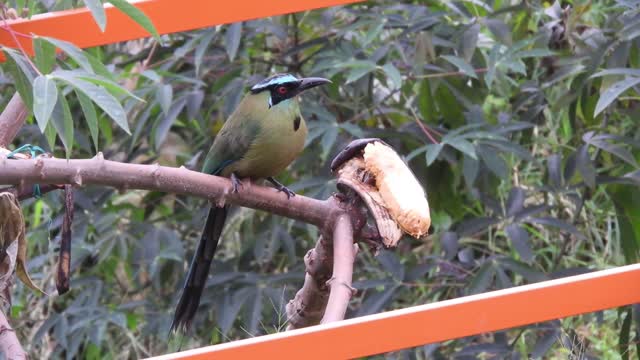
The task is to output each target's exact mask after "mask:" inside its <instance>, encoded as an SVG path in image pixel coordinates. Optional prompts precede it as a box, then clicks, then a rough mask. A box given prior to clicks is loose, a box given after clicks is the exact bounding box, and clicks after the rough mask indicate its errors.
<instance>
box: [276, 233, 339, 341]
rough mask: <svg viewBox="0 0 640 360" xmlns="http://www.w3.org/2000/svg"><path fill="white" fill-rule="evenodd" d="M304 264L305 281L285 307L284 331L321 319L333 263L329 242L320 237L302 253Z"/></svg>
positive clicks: (309, 324)
mask: <svg viewBox="0 0 640 360" xmlns="http://www.w3.org/2000/svg"><path fill="white" fill-rule="evenodd" d="M304 263H305V265H306V274H305V277H304V284H303V285H302V288H300V290H298V292H297V293H296V296H295V297H294V298H293V299H291V300H290V301H289V302H288V303H287V306H286V313H287V320H288V321H289V325H288V327H287V330H292V329H300V328H303V327H307V326H312V325H317V324H319V323H320V320H321V319H322V315H323V313H324V309H325V308H326V307H327V301H328V300H329V287H328V286H327V281H328V280H329V279H330V278H331V267H332V264H333V254H332V252H331V241H329V239H326V238H324V237H322V236H321V237H320V238H319V239H318V241H317V242H316V246H315V248H313V249H311V250H309V251H308V252H307V254H306V255H305V257H304Z"/></svg>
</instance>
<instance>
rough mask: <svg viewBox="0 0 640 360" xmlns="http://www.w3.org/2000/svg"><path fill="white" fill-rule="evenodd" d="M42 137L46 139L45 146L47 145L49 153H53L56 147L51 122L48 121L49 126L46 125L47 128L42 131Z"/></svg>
mask: <svg viewBox="0 0 640 360" xmlns="http://www.w3.org/2000/svg"><path fill="white" fill-rule="evenodd" d="M44 137H45V139H47V144H49V148H50V149H51V152H53V149H54V147H55V146H56V129H55V128H54V127H53V121H50V122H49V124H47V128H46V129H45V130H44Z"/></svg>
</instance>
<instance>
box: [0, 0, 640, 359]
mask: <svg viewBox="0 0 640 360" xmlns="http://www.w3.org/2000/svg"><path fill="white" fill-rule="evenodd" d="M96 2H98V1H97V0H92V1H86V3H87V4H89V5H91V6H92V11H93V13H94V16H96V18H97V19H98V22H99V23H100V22H101V21H102V22H104V21H106V20H104V18H101V17H100V16H101V15H100V11H99V10H97V8H96V7H95V3H96ZM8 3H9V5H10V6H12V7H16V8H22V7H24V4H25V1H18V0H13V1H9V2H8ZM27 3H28V6H29V7H30V8H31V11H33V12H46V11H53V10H56V9H62V8H67V7H77V6H82V4H83V3H84V2H80V1H71V0H65V1H54V0H39V1H28V2H27ZM121 3H123V4H121ZM117 4H119V5H120V6H124V5H125V4H124V1H118V2H117ZM177 6H179V5H177ZM135 16H137V17H138V19H139V20H140V14H136V15H135ZM141 21H144V19H142V20H141ZM100 26H107V27H108V26H109V24H108V23H106V24H104V23H101V25H100ZM146 26H150V25H149V24H147V25H146ZM161 39H162V42H163V46H161V45H160V44H158V43H157V40H156V39H154V38H151V39H145V40H138V41H132V42H129V43H126V44H116V45H109V46H103V47H98V48H93V49H88V50H85V51H80V50H79V49H76V48H75V47H72V46H71V45H69V44H60V43H59V42H58V41H56V40H54V39H45V38H42V39H37V40H36V45H37V46H36V57H35V59H34V61H33V62H34V65H35V66H37V71H36V70H35V69H34V68H33V67H32V65H31V64H30V63H29V62H27V61H26V59H25V58H24V57H23V56H22V55H21V54H20V53H19V52H18V51H15V50H9V49H6V48H4V49H3V50H4V51H5V54H7V55H8V56H7V58H8V59H9V61H8V62H6V63H4V64H2V65H0V69H1V70H2V74H3V82H2V83H3V85H2V92H1V93H2V99H3V101H2V102H3V103H4V104H6V103H7V101H8V99H9V98H10V97H11V95H12V94H13V93H14V91H15V90H16V89H17V90H18V91H20V92H21V94H22V95H23V98H24V99H25V101H26V102H27V104H28V105H29V107H31V108H33V113H34V114H35V116H30V117H29V119H28V126H26V127H25V128H24V130H23V131H22V132H21V133H20V135H19V137H18V138H17V139H16V140H15V141H14V144H13V147H17V146H19V145H20V144H25V143H31V144H37V145H40V146H42V147H44V148H45V149H46V150H48V151H51V152H53V153H54V154H55V155H56V156H58V157H64V156H67V157H72V158H86V157H92V156H94V155H95V154H96V152H97V151H102V152H103V153H104V155H105V158H108V159H114V160H119V161H125V162H133V163H151V162H156V161H157V162H159V163H160V164H163V165H169V166H181V165H185V166H188V167H189V166H193V167H195V168H199V165H200V163H199V161H201V160H202V159H201V155H202V154H203V152H206V151H207V149H208V147H209V145H210V144H211V142H212V140H213V137H214V136H215V134H216V132H217V131H218V130H219V129H220V127H221V125H222V123H223V122H224V119H226V117H227V116H228V115H229V114H230V112H231V111H232V110H233V109H234V108H235V106H236V105H237V103H238V101H239V100H240V98H241V95H242V94H243V93H244V92H245V91H246V90H247V89H248V87H249V86H250V85H252V84H254V83H255V82H256V81H258V80H259V79H261V78H262V77H264V76H266V75H268V74H272V73H275V72H291V73H295V74H298V75H304V76H323V77H327V78H330V79H331V80H332V81H333V84H331V85H329V86H326V87H324V88H322V89H320V90H317V91H315V92H314V93H313V95H311V96H305V97H303V101H304V102H305V104H304V106H303V112H304V116H305V118H306V119H307V121H308V125H309V129H310V131H309V138H308V144H307V147H306V150H305V152H304V153H303V155H302V156H301V157H300V158H299V159H298V160H297V161H296V162H295V163H294V164H293V165H292V166H291V167H290V168H289V171H287V172H286V174H282V175H281V176H279V180H281V181H282V182H283V183H285V184H287V185H289V186H290V188H291V189H292V190H294V191H296V192H298V193H301V194H304V195H305V196H310V197H316V198H326V197H327V196H329V195H330V194H331V193H332V192H333V191H334V190H335V183H334V182H333V180H332V179H333V177H332V175H331V174H330V172H329V171H328V168H329V166H328V163H329V162H330V160H331V158H332V156H333V155H335V154H336V153H337V152H338V151H339V150H340V149H342V148H343V147H344V145H346V144H347V143H348V142H349V141H351V140H352V139H354V138H359V137H380V138H382V139H384V140H385V141H386V142H388V143H389V144H391V145H393V146H394V147H395V148H396V149H397V150H398V152H399V153H400V154H403V155H405V156H406V160H407V161H408V163H409V165H410V166H411V168H412V170H413V171H414V173H415V174H416V176H418V178H419V179H420V180H421V181H422V183H423V184H424V186H425V188H426V190H427V193H428V196H429V202H430V205H431V210H432V218H433V234H432V235H430V236H429V237H427V238H426V239H422V240H420V241H418V240H415V239H411V238H405V239H403V240H402V241H401V243H400V246H399V247H398V248H397V249H396V250H394V251H382V252H381V253H380V254H379V255H378V256H377V257H374V256H373V254H371V253H370V252H369V251H367V249H366V247H364V246H363V247H362V248H363V251H361V252H360V254H359V255H358V258H357V263H356V273H355V274H354V280H356V281H355V283H354V286H355V287H356V288H357V289H358V290H359V291H358V293H357V295H356V296H355V297H354V299H353V301H352V303H351V305H350V313H349V314H348V316H349V317H354V316H361V315H365V314H371V313H377V312H381V311H385V310H390V309H397V308H403V307H407V306H411V305H415V304H424V303H430V302H435V301H440V300H445V299H450V298H456V297H460V296H463V295H467V294H474V293H480V292H485V291H489V290H494V289H501V288H507V287H512V286H516V285H521V284H526V283H532V282H537V281H541V280H545V279H550V278H556V277H561V276H567V275H571V274H577V273H582V272H586V271H590V270H596V269H605V268H608V267H613V266H619V265H624V264H628V263H635V262H637V261H638V255H639V251H638V250H639V249H640V190H639V185H640V167H639V165H638V160H639V159H640V131H638V129H639V128H640V127H639V126H638V117H639V114H640V113H639V111H640V107H639V106H640V102H639V100H640V7H639V3H638V2H637V1H632V0H615V1H596V2H590V1H567V2H563V3H562V4H560V3H555V4H552V3H540V2H539V1H523V2H518V1H512V2H509V1H501V0H496V1H486V2H485V1H480V0H477V1H460V2H450V1H410V2H403V3H398V2H394V1H386V2H365V3H361V4H356V5H351V6H346V7H333V8H329V9H322V10H316V11H310V12H305V13H299V14H292V15H286V16H278V17H273V18H266V19H259V20H253V21H249V22H244V23H237V24H232V25H227V26H219V27H215V28H210V29H202V30H198V31H193V32H188V33H180V34H173V35H170V36H162V37H161ZM52 44H53V45H56V46H58V47H60V48H62V50H63V54H62V55H59V56H57V57H56V58H54V56H55V55H54V53H53V47H52V46H51V45H52ZM141 100H142V101H141ZM41 130H44V135H42V133H41ZM63 204H64V201H63V196H62V193H61V192H51V193H48V194H46V195H45V196H43V197H42V198H41V199H30V200H26V201H23V202H22V205H23V210H24V212H25V217H26V219H27V222H28V223H27V228H28V230H29V234H28V239H29V256H30V261H29V270H30V274H31V276H32V278H34V281H35V282H36V283H37V284H38V285H43V286H44V287H45V288H48V289H52V288H53V286H54V274H55V266H56V263H55V259H56V254H57V246H58V244H59V233H60V227H61V224H62V216H63ZM205 208H206V206H204V202H203V200H199V199H195V198H190V197H185V196H176V195H173V194H164V193H156V192H148V191H125V192H118V191H117V190H115V189H110V188H99V187H86V188H82V189H80V190H78V191H76V205H75V209H76V212H75V219H74V222H73V240H72V272H73V273H72V282H71V291H70V292H69V293H68V294H65V295H64V296H60V297H51V298H45V297H42V296H39V295H38V294H35V293H33V292H32V291H30V290H29V289H26V288H25V287H24V286H23V285H22V284H21V283H18V284H16V286H15V287H14V291H13V309H12V315H13V316H14V318H13V319H12V325H13V326H14V327H15V328H16V329H17V331H18V334H19V337H20V339H22V341H23V345H24V346H25V347H27V348H28V350H29V351H30V353H31V354H32V356H33V357H34V358H47V357H66V358H73V357H79V358H89V359H94V358H134V357H136V358H137V357H142V356H147V355H151V354H154V355H157V354H161V353H166V352H171V351H176V350H177V349H178V346H179V345H180V344H179V343H180V342H182V348H183V349H186V348H193V347H199V346H204V345H208V344H213V343H220V342H225V341H231V340H235V339H240V338H246V337H250V336H255V335H260V334H264V333H272V332H276V331H282V330H283V329H284V328H285V326H286V319H285V318H284V310H283V307H284V305H285V304H286V302H287V301H288V300H289V299H290V298H292V296H293V294H294V293H295V291H296V290H297V289H298V288H299V286H300V285H301V284H302V280H303V271H304V264H303V260H302V259H303V256H304V254H305V252H306V251H307V250H308V249H309V248H310V247H311V246H313V244H314V243H315V241H316V239H317V236H318V231H317V229H315V228H314V227H312V226H307V225H305V224H302V223H299V222H295V221H293V220H287V219H283V218H280V217H276V216H271V215H269V214H266V213H263V212H256V211H253V210H248V209H240V210H238V211H236V212H235V213H232V214H230V217H229V219H228V224H227V227H226V230H225V233H224V234H223V241H222V245H221V248H220V249H219V251H218V254H217V256H216V259H215V261H214V271H213V272H212V275H211V277H210V281H209V284H208V287H207V288H206V289H205V293H204V295H203V301H202V303H201V306H200V312H199V314H198V318H197V320H196V322H195V324H194V328H195V331H194V332H193V333H192V334H191V335H190V336H189V337H185V338H184V339H171V341H170V342H169V343H168V344H167V340H166V339H167V330H168V328H169V323H170V321H171V317H172V311H173V308H174V306H175V303H176V301H177V295H178V289H180V288H181V286H182V281H183V279H184V277H185V274H186V264H187V263H188V261H189V259H190V257H191V254H192V253H193V251H194V246H195V244H196V241H197V238H198V236H199V232H200V230H201V226H202V224H203V222H204V217H205V215H206V212H205V210H204V209H205ZM565 300H566V299H565ZM496 311H500V309H496ZM522 311H526V309H525V308H523V310H522ZM638 320H640V308H639V307H637V306H632V307H625V308H622V309H617V310H609V311H604V312H602V313H594V314H587V315H583V316H578V317H574V318H570V319H564V320H561V321H551V322H547V323H543V324H537V325H534V326H529V327H525V328H520V329H513V330H509V331H502V332H497V333H493V334H483V335H478V336H474V337H469V338H465V339H460V340H454V341H448V342H445V343H442V344H432V345H426V346H424V347H419V348H415V349H407V350H404V351H402V352H401V354H400V353H395V354H390V355H389V356H390V357H392V358H395V357H401V356H407V357H408V358H417V359H424V358H434V359H449V358H456V359H468V358H474V359H475V358H478V359H488V358H521V359H525V358H530V357H532V358H541V357H543V358H557V359H565V358H568V357H569V356H570V354H571V353H572V352H573V355H574V356H579V354H582V355H584V356H586V357H591V358H603V359H614V358H621V359H628V358H631V357H633V356H638V354H639V353H640V352H639V351H638V349H637V348H636V346H637V345H638V344H640V331H639V329H638V324H639V322H638ZM427 326H438V325H437V324H425V327H427ZM372 340H375V339H372ZM512 356H516V357H512ZM586 357H585V358H586ZM572 358H579V357H572Z"/></svg>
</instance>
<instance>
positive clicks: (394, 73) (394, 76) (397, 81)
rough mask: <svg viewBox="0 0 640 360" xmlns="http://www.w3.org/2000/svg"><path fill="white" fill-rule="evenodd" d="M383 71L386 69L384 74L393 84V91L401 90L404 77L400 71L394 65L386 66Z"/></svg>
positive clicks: (388, 64)
mask: <svg viewBox="0 0 640 360" xmlns="http://www.w3.org/2000/svg"><path fill="white" fill-rule="evenodd" d="M382 69H384V72H385V73H386V74H387V76H388V77H389V78H390V79H391V81H392V82H393V84H394V87H393V89H399V88H400V87H401V86H402V75H401V74H400V71H398V69H397V68H396V67H395V66H394V65H393V64H392V63H387V64H385V65H384V66H383V67H382Z"/></svg>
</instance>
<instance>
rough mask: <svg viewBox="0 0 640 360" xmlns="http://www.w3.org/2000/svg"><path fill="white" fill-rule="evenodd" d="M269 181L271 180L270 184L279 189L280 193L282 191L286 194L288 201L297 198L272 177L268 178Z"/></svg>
mask: <svg viewBox="0 0 640 360" xmlns="http://www.w3.org/2000/svg"><path fill="white" fill-rule="evenodd" d="M267 180H269V182H270V183H272V184H273V186H275V188H276V189H278V191H282V192H283V193H285V194H286V195H287V199H291V198H292V197H294V196H296V193H294V192H293V191H291V190H289V188H288V187H286V186H284V185H282V184H281V183H280V182H279V181H278V180H276V179H274V178H272V177H268V178H267Z"/></svg>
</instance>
